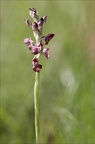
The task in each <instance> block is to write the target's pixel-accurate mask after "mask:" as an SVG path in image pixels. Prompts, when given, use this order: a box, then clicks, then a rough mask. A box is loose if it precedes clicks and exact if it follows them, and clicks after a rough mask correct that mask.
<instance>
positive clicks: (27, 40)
mask: <svg viewBox="0 0 95 144" xmlns="http://www.w3.org/2000/svg"><path fill="white" fill-rule="evenodd" d="M24 44H26V45H27V46H30V45H32V46H33V45H34V42H33V41H32V40H31V39H30V38H25V39H24Z"/></svg>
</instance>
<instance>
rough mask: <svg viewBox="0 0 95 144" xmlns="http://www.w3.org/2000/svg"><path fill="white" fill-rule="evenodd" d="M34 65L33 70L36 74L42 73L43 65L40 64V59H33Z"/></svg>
mask: <svg viewBox="0 0 95 144" xmlns="http://www.w3.org/2000/svg"><path fill="white" fill-rule="evenodd" d="M32 64H33V70H34V71H35V72H38V73H39V72H40V70H41V69H42V65H41V64H39V62H38V59H37V58H33V59H32Z"/></svg>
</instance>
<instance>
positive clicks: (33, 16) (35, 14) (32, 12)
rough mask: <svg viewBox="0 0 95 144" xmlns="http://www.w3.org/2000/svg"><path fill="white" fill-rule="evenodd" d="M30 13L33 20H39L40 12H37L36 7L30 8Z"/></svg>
mask: <svg viewBox="0 0 95 144" xmlns="http://www.w3.org/2000/svg"><path fill="white" fill-rule="evenodd" d="M29 10H30V11H29V14H30V16H31V17H32V18H33V20H34V21H35V22H37V21H38V14H37V12H36V9H35V8H29Z"/></svg>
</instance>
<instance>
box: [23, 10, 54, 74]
mask: <svg viewBox="0 0 95 144" xmlns="http://www.w3.org/2000/svg"><path fill="white" fill-rule="evenodd" d="M29 14H30V16H31V17H32V19H33V22H32V23H31V22H30V20H29V19H24V20H25V22H26V25H28V26H29V27H30V28H31V29H32V31H33V34H34V37H35V40H36V42H34V41H33V40H31V38H25V39H24V44H26V45H27V46H28V48H29V50H30V52H31V54H33V55H34V58H33V59H32V64H33V70H34V71H35V72H38V73H39V72H40V70H41V69H42V65H41V64H39V57H40V55H44V56H45V57H46V58H47V59H48V58H49V48H44V46H45V45H48V43H49V41H50V40H51V39H52V38H53V37H54V36H55V34H52V33H49V34H48V35H46V36H42V29H43V25H44V23H45V22H46V19H47V16H43V17H41V18H40V19H39V18H38V13H37V11H36V9H35V8H29Z"/></svg>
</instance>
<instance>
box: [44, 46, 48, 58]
mask: <svg viewBox="0 0 95 144" xmlns="http://www.w3.org/2000/svg"><path fill="white" fill-rule="evenodd" d="M43 54H44V55H45V56H46V58H47V59H48V58H49V48H44V49H43Z"/></svg>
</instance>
